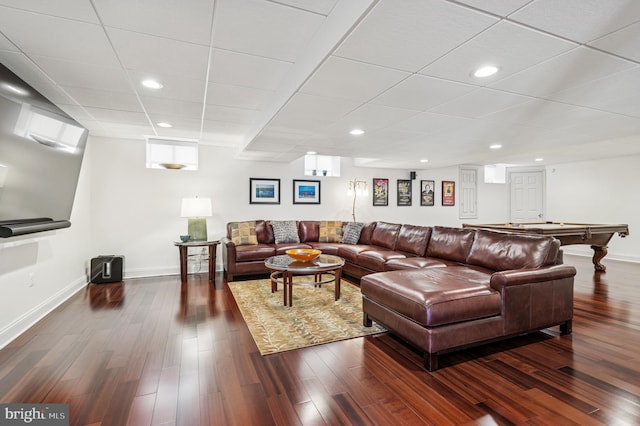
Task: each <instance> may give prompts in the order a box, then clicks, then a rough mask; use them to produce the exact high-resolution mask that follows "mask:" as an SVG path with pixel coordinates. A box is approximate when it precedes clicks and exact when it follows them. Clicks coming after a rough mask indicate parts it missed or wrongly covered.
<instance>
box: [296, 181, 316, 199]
mask: <svg viewBox="0 0 640 426" xmlns="http://www.w3.org/2000/svg"><path fill="white" fill-rule="evenodd" d="M293 204H320V181H319V180H296V179H294V180H293Z"/></svg>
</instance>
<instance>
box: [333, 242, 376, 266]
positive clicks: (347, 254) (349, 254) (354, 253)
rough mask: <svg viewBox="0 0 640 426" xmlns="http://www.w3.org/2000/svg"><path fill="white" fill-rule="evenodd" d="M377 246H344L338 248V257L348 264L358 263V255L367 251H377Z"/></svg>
mask: <svg viewBox="0 0 640 426" xmlns="http://www.w3.org/2000/svg"><path fill="white" fill-rule="evenodd" d="M375 249H376V247H375V246H371V245H368V244H354V245H351V244H342V245H341V246H340V247H338V256H340V257H342V258H343V259H345V260H346V261H348V262H351V263H356V264H357V263H358V254H360V253H362V252H363V251H365V250H375Z"/></svg>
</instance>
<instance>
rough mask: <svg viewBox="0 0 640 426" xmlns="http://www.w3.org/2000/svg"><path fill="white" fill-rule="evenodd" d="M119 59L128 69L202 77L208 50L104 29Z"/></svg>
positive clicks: (157, 38) (127, 32) (177, 42)
mask: <svg viewBox="0 0 640 426" xmlns="http://www.w3.org/2000/svg"><path fill="white" fill-rule="evenodd" d="M108 32H109V37H110V38H111V41H112V42H113V45H114V47H115V49H117V51H118V55H119V57H120V60H121V61H122V63H123V64H124V66H125V67H126V68H128V69H133V70H139V71H149V72H158V73H160V72H161V73H163V74H169V75H177V76H181V77H188V78H195V79H201V80H203V81H204V80H205V79H206V77H207V57H208V54H209V49H208V48H207V47H205V46H200V45H197V44H193V43H185V42H182V41H177V40H169V39H166V38H161V37H154V36H150V35H146V34H140V33H134V32H131V31H123V30H116V29H111V28H110V29H108Z"/></svg>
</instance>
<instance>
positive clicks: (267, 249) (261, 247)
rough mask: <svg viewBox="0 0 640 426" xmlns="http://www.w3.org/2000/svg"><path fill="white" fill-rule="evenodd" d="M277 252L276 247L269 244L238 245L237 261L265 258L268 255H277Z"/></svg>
mask: <svg viewBox="0 0 640 426" xmlns="http://www.w3.org/2000/svg"><path fill="white" fill-rule="evenodd" d="M275 254H276V249H275V248H274V247H273V246H271V245H268V244H256V245H251V246H249V245H247V246H236V262H248V261H251V260H265V259H266V258H267V257H270V256H275Z"/></svg>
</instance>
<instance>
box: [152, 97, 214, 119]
mask: <svg viewBox="0 0 640 426" xmlns="http://www.w3.org/2000/svg"><path fill="white" fill-rule="evenodd" d="M140 98H141V99H142V104H143V105H144V109H145V111H147V113H148V114H149V115H170V116H177V117H186V118H189V117H191V118H192V117H193V116H196V117H198V116H200V115H201V114H202V102H190V101H180V100H176V99H168V98H158V97H154V96H141V97H140ZM163 121H165V120H163Z"/></svg>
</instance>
